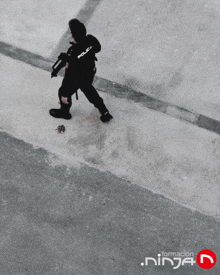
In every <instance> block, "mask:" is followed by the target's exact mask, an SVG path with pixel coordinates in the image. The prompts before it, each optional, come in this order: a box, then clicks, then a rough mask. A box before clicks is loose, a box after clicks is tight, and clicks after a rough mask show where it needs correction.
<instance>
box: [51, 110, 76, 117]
mask: <svg viewBox="0 0 220 275" xmlns="http://www.w3.org/2000/svg"><path fill="white" fill-rule="evenodd" d="M49 113H50V115H51V116H53V117H56V118H64V119H71V118H72V115H71V114H70V112H69V111H66V110H63V109H50V111H49Z"/></svg>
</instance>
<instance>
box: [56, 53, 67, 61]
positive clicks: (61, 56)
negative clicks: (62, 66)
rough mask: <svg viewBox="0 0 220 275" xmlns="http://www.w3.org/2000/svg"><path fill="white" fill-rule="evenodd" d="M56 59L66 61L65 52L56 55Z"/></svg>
mask: <svg viewBox="0 0 220 275" xmlns="http://www.w3.org/2000/svg"><path fill="white" fill-rule="evenodd" d="M58 59H59V60H62V61H65V62H66V60H67V54H66V53H61V54H60V55H59V56H58Z"/></svg>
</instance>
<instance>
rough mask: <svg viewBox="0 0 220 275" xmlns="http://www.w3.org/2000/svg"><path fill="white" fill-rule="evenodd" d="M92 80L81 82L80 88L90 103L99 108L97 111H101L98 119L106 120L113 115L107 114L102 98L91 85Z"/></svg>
mask: <svg viewBox="0 0 220 275" xmlns="http://www.w3.org/2000/svg"><path fill="white" fill-rule="evenodd" d="M92 80H93V78H92V79H91V81H89V82H84V83H82V84H81V85H80V89H81V90H82V92H83V93H84V94H85V96H86V97H87V99H88V100H89V102H90V103H92V104H93V105H94V106H95V107H96V108H97V109H98V110H99V112H100V113H101V117H100V119H101V120H102V121H103V122H107V121H109V120H110V119H112V118H113V117H112V116H111V115H110V114H109V111H108V109H107V108H106V106H105V104H104V101H103V99H102V98H101V97H100V96H99V94H98V92H97V91H96V89H95V88H94V87H93V86H92V84H91V83H92Z"/></svg>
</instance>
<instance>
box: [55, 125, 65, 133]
mask: <svg viewBox="0 0 220 275" xmlns="http://www.w3.org/2000/svg"><path fill="white" fill-rule="evenodd" d="M56 130H57V132H58V133H64V132H65V131H66V128H65V126H64V125H59V126H58V127H57V129H56Z"/></svg>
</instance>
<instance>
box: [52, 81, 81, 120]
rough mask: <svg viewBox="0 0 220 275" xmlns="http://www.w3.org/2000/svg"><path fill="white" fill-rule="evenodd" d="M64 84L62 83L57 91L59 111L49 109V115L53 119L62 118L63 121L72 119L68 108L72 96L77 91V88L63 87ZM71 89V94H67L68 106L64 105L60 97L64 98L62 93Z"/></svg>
mask: <svg viewBox="0 0 220 275" xmlns="http://www.w3.org/2000/svg"><path fill="white" fill-rule="evenodd" d="M64 84H65V82H63V83H62V86H61V87H60V89H59V92H58V97H59V100H60V107H61V108H60V109H50V111H49V112H50V115H51V116H53V117H56V118H64V119H71V118H72V115H71V114H70V108H71V106H72V98H71V96H72V94H73V93H74V92H76V91H77V87H74V86H73V85H72V87H71V86H70V85H69V87H68V86H67V85H64ZM68 88H69V89H72V92H71V93H70V92H69V94H70V95H69V96H68V97H67V101H68V104H65V103H63V102H62V99H61V98H62V96H63V97H66V96H64V92H65V93H66V89H68Z"/></svg>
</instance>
